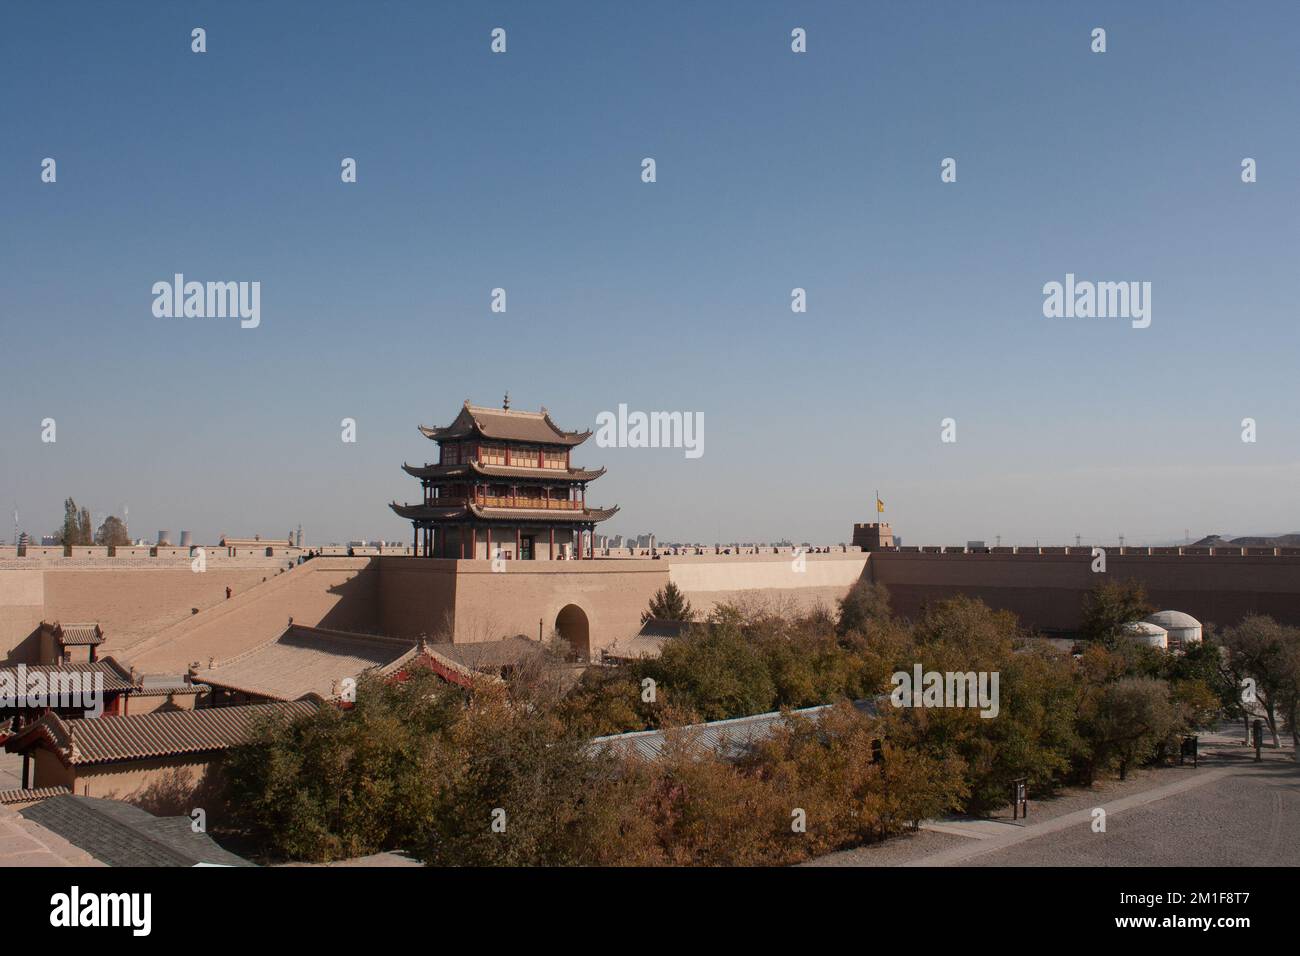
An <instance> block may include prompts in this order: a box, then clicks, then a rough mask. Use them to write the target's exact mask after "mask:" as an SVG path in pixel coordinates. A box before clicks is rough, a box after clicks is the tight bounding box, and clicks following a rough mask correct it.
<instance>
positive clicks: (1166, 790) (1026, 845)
mask: <svg viewBox="0 0 1300 956" xmlns="http://www.w3.org/2000/svg"><path fill="white" fill-rule="evenodd" d="M1201 753H1202V758H1201V766H1200V767H1199V768H1192V767H1168V768H1161V769H1156V770H1150V771H1142V772H1139V773H1137V774H1132V775H1130V779H1129V780H1127V781H1124V782H1122V783H1121V782H1119V781H1106V782H1105V783H1104V784H1103V785H1101V786H1099V787H1097V788H1093V789H1089V788H1072V789H1069V790H1066V791H1063V792H1062V794H1060V795H1059V796H1057V797H1055V798H1052V799H1049V800H1045V801H1038V802H1034V803H1031V805H1030V817H1029V819H1028V820H1027V821H1024V820H1022V821H1013V820H1011V819H1010V816H1009V811H1008V812H1007V813H1006V814H999V815H997V817H995V818H993V819H945V820H930V821H926V822H924V823H923V824H922V825H921V832H920V833H917V834H910V835H908V836H906V837H903V838H895V839H891V840H888V841H886V842H885V843H884V844H877V845H869V846H864V847H859V848H856V849H853V850H845V851H840V852H838V853H832V854H828V855H827V856H824V857H821V858H820V859H818V860H815V861H813V862H812V865H821V866H1141V865H1147V866H1300V764H1297V763H1296V762H1295V760H1294V758H1293V755H1292V752H1291V750H1290V748H1289V747H1284V748H1282V749H1279V750H1270V749H1268V748H1265V750H1264V752H1263V760H1262V762H1261V763H1258V764H1257V763H1255V762H1254V760H1253V756H1254V753H1253V750H1251V749H1250V748H1247V747H1244V746H1242V744H1241V734H1240V733H1239V732H1238V731H1236V730H1234V729H1231V728H1229V729H1228V731H1227V733H1223V734H1207V735H1203V736H1202V738H1201ZM1096 808H1101V809H1103V810H1104V811H1105V813H1106V816H1105V821H1106V829H1105V831H1104V832H1098V831H1096V830H1094V829H1093V820H1094V812H1093V811H1094V810H1095V809H1096Z"/></svg>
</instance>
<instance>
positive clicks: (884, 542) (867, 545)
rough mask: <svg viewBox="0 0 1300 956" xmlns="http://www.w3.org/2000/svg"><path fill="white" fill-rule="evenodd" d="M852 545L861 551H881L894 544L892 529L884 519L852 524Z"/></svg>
mask: <svg viewBox="0 0 1300 956" xmlns="http://www.w3.org/2000/svg"><path fill="white" fill-rule="evenodd" d="M853 545H854V546H855V547H858V548H861V549H862V550H863V551H883V550H885V549H887V548H892V547H893V546H894V529H893V528H891V527H890V526H889V523H888V522H885V521H872V522H869V523H866V524H854V525H853Z"/></svg>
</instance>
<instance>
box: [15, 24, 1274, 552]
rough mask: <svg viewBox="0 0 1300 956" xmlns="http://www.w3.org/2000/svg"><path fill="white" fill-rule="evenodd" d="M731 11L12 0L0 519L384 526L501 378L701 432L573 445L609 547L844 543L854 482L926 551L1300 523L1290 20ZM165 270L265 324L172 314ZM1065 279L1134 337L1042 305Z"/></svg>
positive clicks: (595, 409)
mask: <svg viewBox="0 0 1300 956" xmlns="http://www.w3.org/2000/svg"><path fill="white" fill-rule="evenodd" d="M737 9H738V8H737ZM737 9H731V8H727V9H723V8H720V7H711V6H708V5H706V6H703V7H701V6H699V5H693V4H686V3H664V4H658V5H656V6H655V7H654V8H653V9H652V10H647V11H643V16H641V17H640V18H639V20H638V24H637V29H636V30H634V31H629V30H627V29H626V27H625V24H623V23H622V22H621V20H620V16H619V14H618V13H617V12H616V11H614V10H612V9H605V8H603V7H602V6H599V5H595V4H588V3H583V4H579V3H569V4H566V3H560V4H555V5H548V6H546V7H545V8H541V7H538V6H536V5H529V4H524V3H503V4H494V5H493V6H492V8H491V9H490V10H483V9H479V8H477V7H470V6H464V7H451V6H439V5H432V4H417V3H411V4H401V3H398V4H391V5H388V6H385V8H384V10H385V16H383V17H379V16H374V15H373V12H372V11H370V10H367V9H365V8H359V7H355V6H354V5H349V4H342V3H329V2H326V3H319V4H314V5H312V6H310V7H306V6H303V7H299V6H296V5H293V4H283V5H281V4H277V5H273V6H267V5H262V4H235V3H232V4H223V5H221V6H218V7H212V8H208V7H200V8H194V9H179V8H174V7H164V6H155V7H150V8H144V7H137V6H126V7H122V6H113V5H104V6H100V5H93V4H68V5H63V4H61V5H57V6H55V7H53V8H50V7H33V6H29V5H19V4H8V5H5V7H4V8H3V9H2V10H0V33H3V35H4V36H5V37H6V39H7V40H8V41H9V42H8V43H7V44H6V52H5V56H4V57H0V76H3V77H4V79H5V80H6V82H5V83H3V84H0V115H3V116H4V118H5V123H4V127H5V136H4V137H2V138H0V207H3V209H4V210H5V212H4V217H5V228H4V229H3V230H0V260H3V261H4V262H5V269H4V276H3V279H0V342H2V343H3V351H4V355H5V359H6V361H5V368H6V371H7V373H8V375H7V382H6V386H5V399H6V400H5V402H4V405H3V409H0V499H3V500H4V502H5V503H6V504H7V505H8V506H9V507H10V508H11V509H12V508H13V507H17V508H18V509H19V511H20V512H21V519H22V520H21V529H20V530H24V531H27V532H29V533H30V534H32V535H33V536H35V537H37V538H38V539H39V537H40V536H41V535H43V534H49V533H51V532H52V531H54V530H56V529H57V527H58V525H59V522H60V520H61V516H62V512H63V500H64V498H66V497H72V498H74V499H75V500H76V501H77V503H78V504H79V505H82V506H85V507H87V508H89V509H90V510H91V511H92V513H93V515H94V519H95V525H96V527H98V524H99V523H100V522H102V520H103V518H104V517H105V516H106V515H108V514H117V515H119V516H121V511H120V510H119V509H120V508H121V507H122V506H123V504H124V503H125V504H129V507H130V520H129V525H130V529H131V534H132V537H133V538H135V537H144V538H147V539H152V538H153V536H154V535H155V534H156V532H157V530H158V529H169V530H171V531H172V532H173V534H174V535H179V532H180V530H182V529H184V530H189V531H191V532H192V533H193V535H194V540H195V541H196V542H202V543H211V542H214V541H215V540H216V539H217V537H218V536H219V535H220V534H221V533H223V532H224V533H228V534H231V535H236V536H241V537H242V536H251V535H253V534H255V533H258V534H262V535H264V536H267V535H277V536H278V535H280V534H281V533H283V531H284V530H285V529H289V528H294V529H296V528H297V526H298V525H299V524H300V523H301V524H302V526H303V528H304V532H305V536H306V540H307V542H308V544H323V543H327V542H334V541H337V542H346V541H349V540H355V539H363V538H378V537H382V538H385V539H388V540H394V541H408V542H409V540H410V528H409V525H407V524H406V523H405V522H403V521H402V520H401V519H399V518H398V517H396V516H395V515H393V514H392V513H391V512H390V511H389V509H388V507H387V505H388V502H390V501H393V500H397V501H403V500H406V499H407V497H408V496H409V494H410V491H411V484H410V483H411V479H410V478H409V477H408V476H406V475H404V474H403V473H402V471H401V467H400V466H401V464H402V463H403V462H404V461H406V462H411V463H416V462H421V463H422V462H423V461H425V460H426V458H425V457H423V456H427V455H430V454H432V453H433V445H432V443H430V442H429V441H427V440H426V439H425V438H424V437H422V436H421V435H420V434H419V433H418V432H417V431H416V426H417V425H418V424H425V425H437V424H447V423H448V422H450V421H451V420H452V418H453V417H454V416H455V415H456V413H457V411H458V410H459V408H460V407H461V403H462V402H463V401H464V400H465V399H469V400H471V401H472V402H474V403H478V404H482V405H498V404H500V403H501V400H502V396H503V395H504V394H505V393H506V392H509V393H510V396H511V402H512V405H513V407H515V408H517V409H532V410H536V409H538V408H540V407H542V406H543V405H544V406H546V407H547V408H548V409H549V410H550V412H551V415H552V417H553V418H554V419H555V421H556V422H557V423H558V424H559V425H561V426H562V427H564V428H568V429H578V428H583V429H585V428H592V429H594V428H596V427H597V423H598V420H599V419H600V418H601V416H602V415H608V414H610V413H613V412H615V411H617V410H618V409H619V408H620V406H621V405H626V406H627V407H629V408H631V409H643V410H646V411H652V410H666V411H676V412H681V413H684V414H687V415H698V416H700V420H701V421H703V422H706V423H707V428H706V429H705V436H706V441H705V442H704V444H703V446H702V448H703V453H702V454H701V455H700V456H699V457H698V458H691V457H688V456H686V455H684V454H683V452H682V450H681V449H680V448H677V449H674V448H639V447H598V446H597V444H596V442H595V441H594V440H591V441H588V442H587V443H586V444H584V445H582V446H580V447H579V448H578V449H577V450H576V452H575V455H574V461H575V462H576V463H577V464H580V465H583V466H589V467H599V466H605V467H607V468H608V473H607V474H606V475H605V476H604V477H602V478H601V480H600V481H599V482H598V483H596V484H595V485H593V486H592V488H591V489H590V495H591V497H592V498H593V499H594V501H595V503H596V504H601V505H614V504H618V505H619V506H620V507H621V509H622V510H621V511H620V513H619V515H618V519H617V521H618V522H625V523H623V524H620V526H619V527H617V528H610V529H602V531H605V530H608V531H609V532H610V533H622V534H625V535H626V534H627V533H629V531H630V530H631V529H633V528H641V529H646V528H654V529H656V534H657V536H658V537H659V539H660V540H664V541H672V540H677V541H697V540H698V541H701V542H708V543H713V542H733V541H737V540H739V541H747V540H753V541H763V540H767V541H771V540H775V539H781V538H785V539H789V540H791V541H795V542H802V541H810V542H814V543H818V544H833V543H838V542H841V541H847V540H849V537H850V534H851V529H852V524H853V523H854V522H861V521H870V520H875V517H876V513H875V509H874V497H873V496H874V494H875V493H876V491H877V490H878V491H879V494H880V496H881V498H882V499H883V500H884V501H885V503H886V509H887V510H886V512H885V515H884V517H885V519H886V520H888V521H889V522H890V523H891V525H892V526H893V528H894V530H895V531H896V532H897V533H898V534H899V535H901V536H902V537H903V538H904V540H906V541H907V542H908V543H909V544H913V545H919V544H942V545H950V544H962V543H964V542H966V541H968V540H980V539H983V540H985V541H987V542H990V543H992V542H993V541H994V539H995V538H996V537H997V536H998V535H1001V537H1002V541H1003V543H1004V544H1033V543H1034V542H1035V541H1040V542H1042V543H1043V544H1048V543H1053V544H1068V543H1073V542H1074V539H1075V535H1076V534H1077V535H1081V536H1082V540H1083V542H1084V543H1098V542H1115V541H1117V540H1118V538H1119V536H1120V535H1123V536H1124V537H1125V539H1126V541H1127V542H1128V543H1130V544H1134V545H1141V544H1144V543H1149V544H1166V543H1180V542H1182V541H1183V540H1184V538H1185V535H1186V533H1187V531H1188V530H1189V529H1190V536H1191V538H1192V540H1196V539H1197V538H1198V537H1201V536H1204V535H1208V534H1212V533H1219V534H1223V535H1233V534H1236V535H1253V534H1273V533H1276V534H1284V533H1289V532H1292V531H1295V530H1296V529H1300V496H1298V495H1297V494H1296V492H1295V489H1296V488H1297V487H1300V392H1298V390H1297V388H1296V385H1295V378H1296V372H1295V362H1296V359H1295V357H1296V355H1297V354H1300V323H1297V321H1296V307H1295V293H1294V287H1295V282H1294V278H1293V276H1294V273H1295V263H1296V262H1297V261H1300V233H1298V232H1297V230H1296V228H1295V222H1296V212H1297V209H1300V179H1297V177H1296V176H1295V175H1293V173H1292V171H1291V168H1290V167H1291V166H1292V165H1293V163H1294V157H1295V156H1297V155H1300V128H1297V125H1296V123H1295V121H1294V117H1295V116H1296V115H1297V112H1298V111H1300V91H1298V90H1297V86H1296V83H1295V76H1294V74H1295V44H1294V37H1295V36H1296V34H1297V30H1298V29H1300V8H1297V7H1296V6H1295V5H1294V4H1291V3H1280V2H1278V3H1262V4H1257V5H1254V6H1252V8H1251V15H1250V16H1248V17H1246V16H1242V15H1241V14H1240V12H1239V11H1235V10H1233V9H1231V8H1229V7H1223V8H1219V7H1215V6H1211V5H1204V6H1186V5H1179V4H1155V5H1154V7H1148V6H1146V5H1143V6H1141V7H1137V6H1134V5H1132V4H1126V3H1118V2H1103V3H1094V4H1089V5H1088V6H1087V7H1086V9H1067V8H1063V7H1057V6H1056V5H1048V4H1028V3H1025V4H1020V3H1009V4H992V5H985V4H963V3H958V2H950V3H927V4H922V5H912V6H907V7H898V8H887V9H886V8H874V7H865V6H863V5H860V4H856V3H849V2H843V3H836V2H825V3H815V4H811V3H810V4H797V3H775V2H770V3H753V4H746V5H744V10H743V16H741V15H739V14H738V13H737ZM1174 13H1176V14H1177V16H1173V15H1171V14H1174ZM308 14H310V15H308ZM195 26H202V27H204V28H205V29H206V31H207V52H206V53H202V54H196V53H193V52H191V49H190V31H191V29H192V28H193V27H195ZM498 26H500V27H504V28H505V29H507V31H508V34H509V47H508V52H507V53H505V54H499V55H497V54H492V53H491V52H490V50H489V39H490V37H489V34H490V31H491V30H492V29H493V28H494V27H498ZM1098 26H1101V27H1104V28H1105V29H1106V30H1107V34H1108V49H1107V52H1105V53H1104V54H1097V53H1093V52H1092V51H1091V50H1090V48H1089V35H1090V31H1091V30H1092V29H1093V28H1094V27H1098ZM794 27H802V28H804V29H806V31H807V36H808V49H807V52H806V53H802V54H796V53H793V52H792V51H791V48H790V32H791V30H792V28H794ZM596 78H599V80H598V81H596ZM647 157H651V158H653V159H654V160H655V163H656V181H655V182H653V183H646V182H643V181H642V169H643V165H642V164H643V160H644V159H645V158H647ZM46 158H53V159H54V160H56V161H57V179H56V181H54V182H44V181H42V168H43V167H42V164H43V161H44V160H45V159H46ZM347 158H355V160H356V164H357V165H356V170H357V177H356V182H355V183H347V182H343V181H342V180H341V177H340V166H341V163H343V161H344V160H345V159H347ZM947 158H955V160H956V165H955V169H956V180H955V181H954V182H944V181H942V180H941V171H942V167H941V164H942V163H943V161H944V160H945V159H947ZM1246 158H1250V159H1252V160H1254V161H1255V162H1256V163H1257V169H1258V179H1257V181H1256V182H1253V183H1246V182H1243V180H1242V163H1243V160H1245V159H1246ZM177 274H181V275H183V276H184V277H185V279H186V280H191V279H192V280H195V281H199V282H204V283H209V282H227V281H228V282H245V283H254V282H255V283H258V284H259V285H258V290H259V291H258V294H259V296H260V299H259V305H258V313H259V314H258V321H257V323H256V325H255V327H254V326H252V325H251V324H250V325H249V327H245V328H241V327H240V326H241V322H240V320H239V319H238V318H197V317H191V318H176V317H171V318H168V317H160V315H158V314H156V312H155V309H154V306H155V300H156V298H157V297H158V296H159V295H162V293H155V292H154V291H153V290H154V287H155V286H156V285H157V284H159V283H170V282H172V281H173V277H174V276H176V275H177ZM1074 277H1077V279H1078V280H1079V282H1084V281H1088V282H1096V283H1098V287H1097V295H1098V301H1099V302H1100V301H1101V299H1102V298H1103V296H1102V293H1101V285H1100V283H1105V282H1123V283H1138V284H1140V286H1135V287H1134V288H1135V289H1137V288H1139V287H1140V288H1142V289H1144V290H1145V291H1144V292H1143V297H1142V303H1143V306H1142V307H1143V309H1144V310H1145V314H1146V318H1144V319H1143V321H1147V320H1148V319H1149V327H1142V325H1141V323H1140V322H1137V321H1134V322H1130V321H1129V320H1127V319H1124V318H1082V317H1079V315H1078V312H1077V311H1076V310H1075V309H1074V308H1073V307H1072V306H1071V307H1070V308H1063V311H1062V312H1061V313H1060V317H1053V318H1048V317H1047V316H1046V315H1045V309H1044V295H1045V286H1046V285H1047V284H1049V283H1061V284H1062V289H1063V290H1064V289H1065V288H1069V289H1070V291H1071V292H1073V291H1074V289H1075V287H1076V285H1075V278H1074ZM1146 283H1149V286H1148V285H1142V284H1146ZM496 289H504V290H506V292H507V294H508V298H507V299H506V301H507V303H508V307H507V309H506V311H505V312H503V313H501V312H494V311H492V305H493V302H494V292H493V290H496ZM797 289H799V290H804V292H805V294H806V304H807V311H806V312H793V311H792V310H791V303H792V293H793V292H794V290H797ZM172 291H173V292H175V290H172ZM245 291H247V292H249V293H250V294H251V287H249V288H248V289H247V290H245ZM1112 291H1114V290H1112ZM1135 294H1136V293H1135ZM1073 301H1074V300H1073V299H1072V298H1070V299H1069V300H1068V301H1067V302H1066V303H1065V304H1066V305H1068V304H1069V303H1072V302H1073ZM162 311H168V310H162ZM1085 314H1086V313H1085ZM1067 316H1068V317H1067ZM1247 419H1250V420H1251V421H1252V422H1253V423H1257V436H1256V440H1255V441H1253V442H1244V441H1242V433H1243V428H1244V426H1243V422H1244V421H1245V420H1247ZM345 420H352V421H353V422H355V433H356V441H355V442H352V443H347V442H344V441H342V440H341V439H340V432H341V430H342V429H343V425H342V423H343V422H344V421H345ZM948 420H952V421H953V422H954V429H953V435H954V437H955V439H956V440H955V441H952V442H945V441H944V440H943V439H942V437H941V436H942V433H943V431H944V429H945V427H946V426H945V425H944V423H945V422H946V421H948ZM46 421H52V422H53V423H55V425H56V427H57V439H56V440H55V441H53V442H49V441H43V440H42V437H43V434H44V432H45V431H46V426H45V425H44V424H43V423H45V422H46ZM9 524H10V523H9V522H5V525H6V526H7V527H5V529H4V531H3V534H4V536H5V537H6V538H9V537H10V536H11V535H12V529H11V528H10V527H8V525H9ZM637 533H640V532H637Z"/></svg>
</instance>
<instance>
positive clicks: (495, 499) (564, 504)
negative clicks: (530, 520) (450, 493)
mask: <svg viewBox="0 0 1300 956" xmlns="http://www.w3.org/2000/svg"><path fill="white" fill-rule="evenodd" d="M478 503H479V504H480V505H482V506H483V507H485V508H533V509H535V510H538V511H580V510H582V502H580V501H557V500H556V499H554V498H525V497H524V496H523V495H519V496H518V497H515V498H511V497H510V496H509V495H505V496H500V497H499V496H496V495H489V496H487V497H483V498H479V499H478Z"/></svg>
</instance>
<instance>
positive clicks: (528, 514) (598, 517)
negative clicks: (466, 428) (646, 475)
mask: <svg viewBox="0 0 1300 956" xmlns="http://www.w3.org/2000/svg"><path fill="white" fill-rule="evenodd" d="M388 507H390V508H392V509H393V511H394V512H396V513H397V514H398V515H399V516H401V517H403V518H405V519H407V520H408V521H412V520H416V521H427V520H433V521H439V520H449V519H454V518H470V517H473V518H482V519H483V520H486V521H493V520H498V519H499V520H501V521H520V520H524V521H573V522H585V521H604V520H605V519H606V518H611V517H613V516H614V515H615V514H617V513H618V505H614V506H613V507H612V508H587V509H585V510H580V509H567V508H555V509H549V508H485V507H483V506H482V505H476V504H473V503H470V504H458V505H451V506H449V507H439V506H437V505H399V504H398V503H397V502H396V501H394V502H391V503H390V504H389V505H388Z"/></svg>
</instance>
